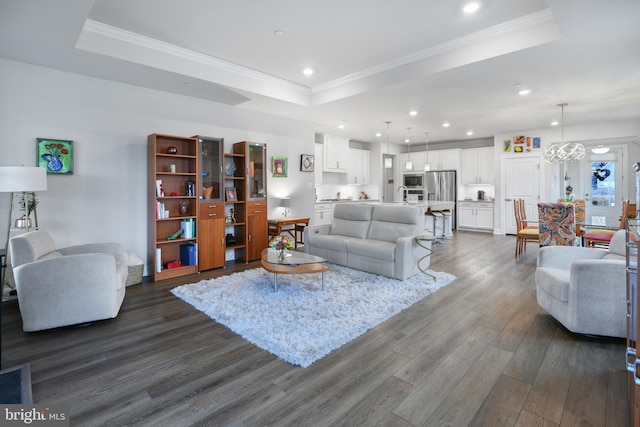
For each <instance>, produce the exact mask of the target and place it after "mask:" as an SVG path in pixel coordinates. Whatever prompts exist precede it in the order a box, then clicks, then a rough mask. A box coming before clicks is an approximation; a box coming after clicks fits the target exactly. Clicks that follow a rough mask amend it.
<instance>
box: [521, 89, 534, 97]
mask: <svg viewBox="0 0 640 427" xmlns="http://www.w3.org/2000/svg"><path fill="white" fill-rule="evenodd" d="M530 93H531V89H525V88H523V89H520V90H518V95H522V96H526V95H529V94H530Z"/></svg>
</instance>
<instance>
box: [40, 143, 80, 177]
mask: <svg viewBox="0 0 640 427" xmlns="http://www.w3.org/2000/svg"><path fill="white" fill-rule="evenodd" d="M36 165H37V166H39V167H41V168H46V169H47V174H55V175H73V141H67V140H64V139H49V138H37V140H36Z"/></svg>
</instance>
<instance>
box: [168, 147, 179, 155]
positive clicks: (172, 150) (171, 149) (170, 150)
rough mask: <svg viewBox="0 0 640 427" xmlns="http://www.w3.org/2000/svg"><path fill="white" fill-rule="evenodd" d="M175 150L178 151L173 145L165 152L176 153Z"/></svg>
mask: <svg viewBox="0 0 640 427" xmlns="http://www.w3.org/2000/svg"><path fill="white" fill-rule="evenodd" d="M177 152H178V149H177V148H176V147H174V146H171V147H169V148H167V154H176V153H177Z"/></svg>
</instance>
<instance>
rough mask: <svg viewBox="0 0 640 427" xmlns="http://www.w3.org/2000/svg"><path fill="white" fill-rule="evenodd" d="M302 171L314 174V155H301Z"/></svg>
mask: <svg viewBox="0 0 640 427" xmlns="http://www.w3.org/2000/svg"><path fill="white" fill-rule="evenodd" d="M300 170H301V171H302V172H313V154H301V155H300Z"/></svg>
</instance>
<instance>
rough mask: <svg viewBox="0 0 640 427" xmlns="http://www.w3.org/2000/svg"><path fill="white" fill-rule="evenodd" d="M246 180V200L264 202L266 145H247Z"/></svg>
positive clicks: (251, 143) (265, 190)
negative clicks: (247, 191) (247, 192)
mask: <svg viewBox="0 0 640 427" xmlns="http://www.w3.org/2000/svg"><path fill="white" fill-rule="evenodd" d="M248 145H249V146H248V150H247V151H248V156H247V159H246V161H247V166H248V170H247V180H248V189H249V194H248V195H247V196H248V197H247V199H248V200H264V199H266V197H267V147H266V144H261V143H254V142H249V143H248Z"/></svg>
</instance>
